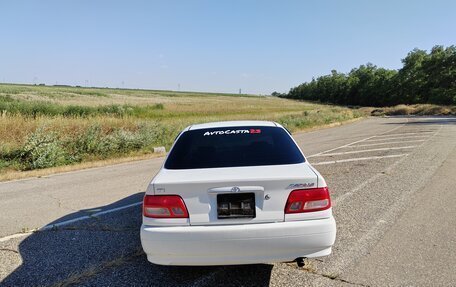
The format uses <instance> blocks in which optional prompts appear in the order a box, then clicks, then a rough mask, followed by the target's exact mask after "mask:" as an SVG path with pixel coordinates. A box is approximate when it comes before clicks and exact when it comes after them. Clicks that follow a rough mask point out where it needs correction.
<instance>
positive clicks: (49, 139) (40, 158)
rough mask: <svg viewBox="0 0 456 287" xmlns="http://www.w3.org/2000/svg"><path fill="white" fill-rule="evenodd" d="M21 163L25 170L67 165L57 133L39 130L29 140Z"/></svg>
mask: <svg viewBox="0 0 456 287" xmlns="http://www.w3.org/2000/svg"><path fill="white" fill-rule="evenodd" d="M20 161H21V165H22V166H23V169H25V170H31V169H38V168H46V167H53V166H58V165H62V164H65V163H66V159H65V150H64V149H63V148H62V146H61V142H60V140H59V139H58V137H57V135H56V133H53V132H46V130H45V129H44V128H39V129H37V130H36V131H35V132H34V133H32V134H31V135H30V136H29V137H28V138H27V140H26V142H25V145H24V146H23V148H22V150H21V153H20Z"/></svg>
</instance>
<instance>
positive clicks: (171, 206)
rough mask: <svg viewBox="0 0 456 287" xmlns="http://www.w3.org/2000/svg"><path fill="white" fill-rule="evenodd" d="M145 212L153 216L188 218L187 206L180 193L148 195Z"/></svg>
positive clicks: (145, 197)
mask: <svg viewBox="0 0 456 287" xmlns="http://www.w3.org/2000/svg"><path fill="white" fill-rule="evenodd" d="M143 214H144V216H146V217H152V218H188V211H187V207H186V206H185V203H184V200H183V199H182V198H181V197H180V196H179V195H146V196H144V201H143Z"/></svg>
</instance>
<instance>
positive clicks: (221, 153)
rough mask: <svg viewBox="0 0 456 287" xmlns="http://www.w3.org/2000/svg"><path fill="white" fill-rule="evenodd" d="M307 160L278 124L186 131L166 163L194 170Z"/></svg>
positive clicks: (174, 166) (168, 166) (166, 166)
mask: <svg viewBox="0 0 456 287" xmlns="http://www.w3.org/2000/svg"><path fill="white" fill-rule="evenodd" d="M302 162H304V157H303V156H302V154H301V152H300V151H299V149H298V147H297V146H296V144H295V143H294V142H293V140H292V139H291V137H290V135H289V134H288V133H287V132H286V131H285V130H284V129H282V128H277V127H232V128H212V129H201V130H193V131H187V132H184V133H183V134H182V135H181V136H180V137H179V139H178V141H177V142H176V144H175V145H174V148H173V149H172V150H171V153H170V154H169V156H168V159H167V160H166V162H165V168H167V169H194V168H216V167H236V166H256V165H280V164H296V163H302Z"/></svg>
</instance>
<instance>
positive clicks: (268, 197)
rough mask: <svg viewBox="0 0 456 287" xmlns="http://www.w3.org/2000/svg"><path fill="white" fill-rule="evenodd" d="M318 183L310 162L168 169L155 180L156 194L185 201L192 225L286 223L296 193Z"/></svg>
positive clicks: (153, 182) (163, 170)
mask: <svg viewBox="0 0 456 287" xmlns="http://www.w3.org/2000/svg"><path fill="white" fill-rule="evenodd" d="M317 183H318V178H317V175H316V174H315V172H313V170H312V169H311V168H310V167H309V165H308V164H307V163H300V164H290V165H274V166H255V167H230V168H210V169H187V170H169V169H162V170H161V171H160V172H159V173H158V174H157V176H156V177H155V178H154V180H153V181H152V184H153V188H154V193H155V195H171V194H175V195H179V196H181V197H182V199H183V200H184V202H185V205H186V207H187V209H188V212H189V218H190V224H191V225H218V224H248V223H264V222H280V221H284V208H285V204H286V201H287V198H288V195H289V193H290V192H291V190H293V189H298V188H313V187H317ZM252 200H253V201H254V202H253V201H252ZM251 203H252V204H254V206H251V205H252V204H251ZM224 207H225V208H226V207H228V209H229V212H225V211H227V210H226V209H223V208H224ZM249 207H251V208H252V209H253V210H249ZM240 208H241V209H242V211H240ZM224 210H225V211H224ZM230 213H232V215H234V216H230V215H229V214H230ZM252 213H253V214H252Z"/></svg>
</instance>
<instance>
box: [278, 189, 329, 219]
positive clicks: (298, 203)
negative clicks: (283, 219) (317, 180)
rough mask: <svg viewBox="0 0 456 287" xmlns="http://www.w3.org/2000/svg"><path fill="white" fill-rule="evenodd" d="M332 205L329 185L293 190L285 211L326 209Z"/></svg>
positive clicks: (297, 211) (296, 211)
mask: <svg viewBox="0 0 456 287" xmlns="http://www.w3.org/2000/svg"><path fill="white" fill-rule="evenodd" d="M330 207H331V199H330V197H329V190H328V188H327V187H322V188H312V189H298V190H293V191H292V192H291V193H290V195H289V196H288V200H287V205H286V206H285V213H302V212H311V211H320V210H325V209H328V208H330Z"/></svg>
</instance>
